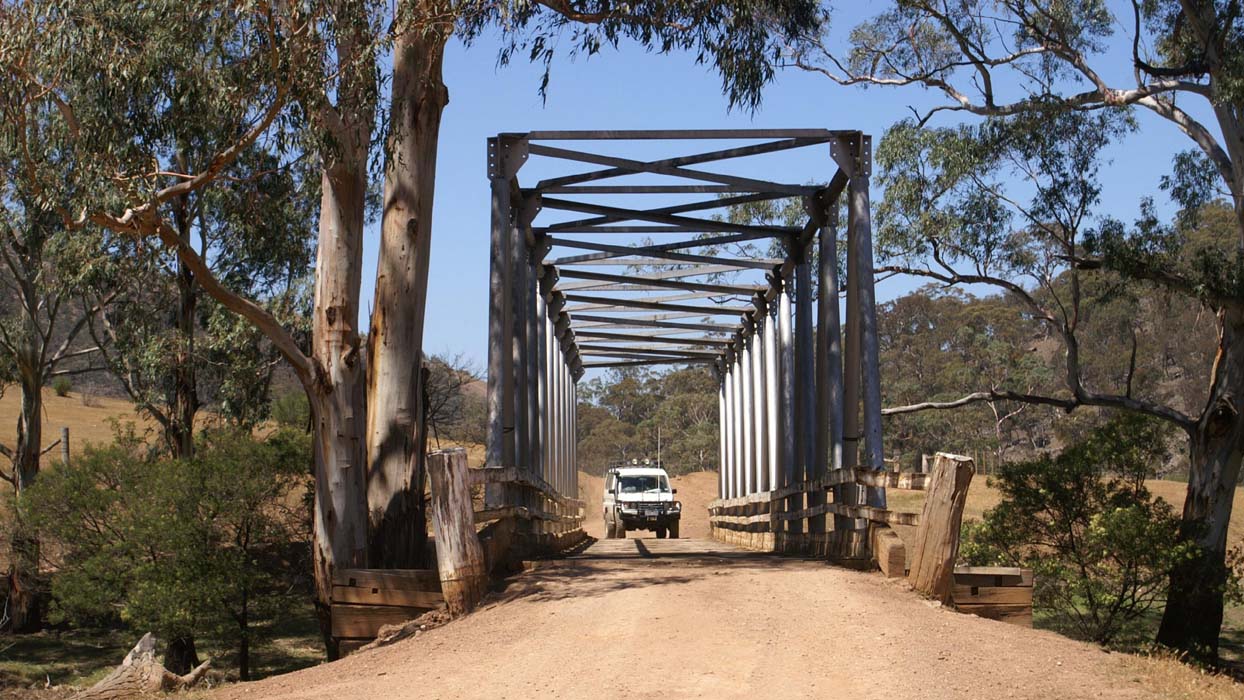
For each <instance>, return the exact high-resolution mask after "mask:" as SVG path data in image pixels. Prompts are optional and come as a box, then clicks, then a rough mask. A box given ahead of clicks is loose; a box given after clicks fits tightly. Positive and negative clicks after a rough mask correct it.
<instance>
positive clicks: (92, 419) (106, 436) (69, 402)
mask: <svg viewBox="0 0 1244 700" xmlns="http://www.w3.org/2000/svg"><path fill="white" fill-rule="evenodd" d="M84 399H85V400H84ZM88 404H89V405H88ZM43 409H44V413H43V442H44V444H45V445H46V444H49V443H51V442H52V441H54V440H57V439H58V438H60V430H61V428H62V427H68V428H69V450H70V453H71V454H77V453H79V452H80V451H81V450H82V448H83V447H84V446H85V445H87V444H88V443H90V444H96V445H103V444H107V443H110V442H112V425H111V420H114V419H115V420H120V421H122V422H125V421H132V422H134V423H135V424H137V425H139V426H140V427H145V428H154V427H155V423H154V422H153V421H150V420H148V419H146V418H144V417H142V416H140V415H139V414H138V412H137V411H135V410H134V404H132V403H130V402H129V401H125V400H122V399H109V398H102V397H98V396H94V397H84V396H83V395H82V394H80V393H79V392H77V391H71V392H69V395H68V396H57V395H56V393H55V392H53V391H52V390H51V389H47V390H45V391H44V392H43ZM20 413H21V392H19V391H17V390H16V389H13V390H10V391H6V392H4V396H0V443H3V444H5V445H9V446H12V445H13V443H14V442H15V441H16V438H17V417H18V415H19V414H20ZM43 460H44V463H45V464H53V463H55V462H57V461H59V460H60V450H59V449H55V450H52V451H51V452H49V453H48V454H47V455H44V457H43Z"/></svg>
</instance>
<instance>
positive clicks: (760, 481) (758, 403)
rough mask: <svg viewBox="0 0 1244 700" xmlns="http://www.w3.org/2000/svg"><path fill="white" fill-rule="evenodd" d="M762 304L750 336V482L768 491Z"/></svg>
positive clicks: (760, 489) (767, 431) (767, 439)
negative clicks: (752, 463) (752, 451)
mask: <svg viewBox="0 0 1244 700" xmlns="http://www.w3.org/2000/svg"><path fill="white" fill-rule="evenodd" d="M763 309H764V306H763V304H761V305H760V307H759V308H758V309H757V313H756V318H757V321H756V323H755V324H754V325H753V331H752V336H751V340H750V342H751V346H752V408H753V410H754V413H753V418H752V432H753V438H752V443H753V446H754V447H755V450H756V456H755V458H754V463H755V465H754V466H755V476H754V477H753V478H752V483H754V484H755V486H756V491H757V492H761V491H768V490H769V489H770V488H772V486H771V485H770V484H769V429H768V427H767V426H766V425H765V418H766V416H767V413H766V410H765V409H766V406H767V402H766V398H767V396H766V392H765V364H764V339H763V338H764V337H763V328H764V326H765V325H767V324H766V323H765V319H764V312H763Z"/></svg>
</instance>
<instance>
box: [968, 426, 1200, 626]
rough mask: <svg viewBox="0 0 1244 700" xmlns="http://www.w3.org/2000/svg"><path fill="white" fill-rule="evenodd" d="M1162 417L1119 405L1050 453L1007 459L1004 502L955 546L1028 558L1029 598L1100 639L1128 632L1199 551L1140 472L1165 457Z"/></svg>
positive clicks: (988, 558) (1015, 561) (975, 560)
mask: <svg viewBox="0 0 1244 700" xmlns="http://www.w3.org/2000/svg"><path fill="white" fill-rule="evenodd" d="M1166 431H1167V429H1166V427H1165V426H1164V425H1163V424H1162V423H1160V422H1158V421H1157V420H1155V419H1153V418H1147V417H1144V416H1140V415H1138V414H1121V415H1120V416H1119V417H1117V418H1115V419H1113V420H1111V421H1109V422H1107V423H1106V424H1104V425H1103V426H1101V427H1099V428H1098V429H1096V430H1094V431H1092V432H1091V433H1090V434H1089V436H1088V437H1087V439H1085V440H1084V441H1083V442H1081V443H1078V444H1076V445H1073V446H1071V447H1068V448H1067V449H1066V450H1064V451H1063V452H1062V453H1061V454H1059V455H1058V456H1056V457H1049V456H1045V457H1041V458H1039V459H1035V460H1031V461H1027V462H1019V463H1012V464H1007V465H1004V466H1003V467H1002V468H1001V469H1000V470H999V471H998V473H997V475H996V477H994V478H993V479H992V480H991V482H992V484H993V485H994V486H995V487H997V488H998V489H999V491H1001V493H1002V502H1001V503H1000V504H999V505H998V506H997V507H995V508H993V509H990V510H989V511H987V512H986V513H985V519H984V521H983V522H981V523H979V524H970V525H968V526H966V527H965V529H964V541H963V546H962V548H961V556H962V557H963V558H964V559H966V560H967V561H968V562H970V563H972V564H977V565H996V564H1001V565H1007V566H1026V567H1031V568H1032V569H1033V570H1034V572H1035V575H1036V577H1037V589H1036V597H1035V604H1036V605H1037V606H1039V607H1042V608H1045V609H1046V610H1048V611H1050V612H1051V613H1053V615H1054V619H1055V621H1056V624H1058V625H1060V626H1066V627H1068V628H1069V629H1070V630H1072V631H1073V632H1075V633H1076V634H1078V635H1080V636H1082V637H1084V638H1085V639H1090V640H1092V641H1095V642H1099V643H1102V644H1108V643H1112V642H1122V641H1131V639H1132V638H1133V637H1132V635H1134V634H1135V633H1136V632H1137V627H1138V625H1139V624H1140V622H1141V618H1142V617H1143V616H1144V614H1145V613H1146V612H1148V611H1149V610H1150V609H1152V608H1154V607H1155V606H1158V605H1159V604H1161V602H1162V601H1163V599H1164V597H1165V594H1166V590H1167V585H1168V583H1169V577H1170V571H1171V569H1172V568H1173V567H1174V565H1175V564H1176V563H1177V562H1179V561H1181V560H1183V559H1185V558H1189V557H1193V556H1195V555H1196V548H1195V545H1193V544H1192V543H1190V542H1186V541H1181V538H1180V536H1179V518H1178V517H1177V515H1176V513H1175V512H1174V510H1173V509H1172V508H1171V506H1170V505H1169V504H1168V503H1166V502H1165V501H1164V500H1162V499H1161V498H1156V497H1153V496H1152V495H1151V494H1150V493H1149V491H1148V490H1147V489H1146V488H1145V479H1146V477H1147V476H1149V475H1150V474H1151V473H1152V470H1153V466H1154V465H1155V464H1159V463H1161V462H1162V460H1163V459H1165V452H1166V449H1165V443H1166V435H1165V433H1166Z"/></svg>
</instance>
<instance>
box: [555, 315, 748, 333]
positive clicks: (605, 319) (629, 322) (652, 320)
mask: <svg viewBox="0 0 1244 700" xmlns="http://www.w3.org/2000/svg"><path fill="white" fill-rule="evenodd" d="M698 315H699V314H687V315H686V316H681V317H682V318H688V317H692V316H698ZM574 320H575V321H592V322H598V323H603V324H611V325H612V324H617V326H616V327H618V328H622V327H624V325H625V326H642V327H646V328H674V329H678V330H685V331H706V332H709V333H734V332H735V331H737V330H738V326H728V325H724V324H719V323H680V322H678V321H666V320H664V318H663V317H661V316H648V317H640V318H636V317H627V318H624V319H623V318H612V317H609V316H593V315H590V314H575V316H574Z"/></svg>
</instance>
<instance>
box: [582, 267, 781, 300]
mask: <svg viewBox="0 0 1244 700" xmlns="http://www.w3.org/2000/svg"><path fill="white" fill-rule="evenodd" d="M561 276H562V277H563V278H569V279H580V280H596V281H598V282H621V283H623V284H635V278H634V277H632V276H630V275H613V274H609V273H606V272H585V271H583V270H566V271H564V272H562V273H561ZM642 284H643V286H645V287H664V288H668V289H693V290H698V291H702V292H717V293H718V294H745V295H749V296H750V295H752V294H755V293H756V292H758V291H760V290H762V289H764V288H765V285H757V284H749V285H736V284H709V283H707V282H686V281H674V280H655V279H650V280H642ZM562 289H565V287H563V288H562Z"/></svg>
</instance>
